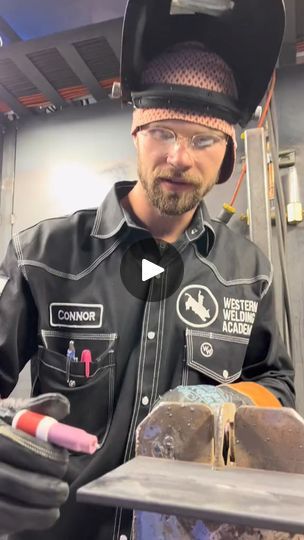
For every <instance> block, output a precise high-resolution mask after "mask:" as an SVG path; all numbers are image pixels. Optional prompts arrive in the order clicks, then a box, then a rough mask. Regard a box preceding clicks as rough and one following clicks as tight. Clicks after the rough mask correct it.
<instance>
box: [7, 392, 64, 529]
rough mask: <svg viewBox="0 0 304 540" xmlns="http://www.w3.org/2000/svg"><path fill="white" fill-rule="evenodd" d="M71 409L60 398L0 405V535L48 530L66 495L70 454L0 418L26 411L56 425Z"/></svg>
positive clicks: (9, 400)
mask: <svg viewBox="0 0 304 540" xmlns="http://www.w3.org/2000/svg"><path fill="white" fill-rule="evenodd" d="M69 407H70V405H69V401H68V400H67V399H66V398H65V397H64V396H62V395H60V394H44V395H41V396H38V397H37V398H32V399H24V400H21V399H13V398H9V399H4V400H0V535H1V534H11V533H14V532H18V531H22V530H26V529H33V530H34V529H46V528H48V527H50V526H51V525H53V523H54V522H55V521H56V520H57V519H58V517H59V507H60V506H61V505H62V504H63V503H64V502H65V501H66V499H67V497H68V493H69V488H68V485H67V483H66V482H63V481H62V480H60V479H61V478H62V477H63V475H64V474H65V472H66V469H67V465H68V452H67V451H66V450H65V449H61V448H59V447H55V446H53V445H52V444H49V443H46V442H43V441H40V440H38V439H36V438H34V437H31V436H30V435H27V434H26V433H24V432H22V431H20V430H18V429H13V428H12V427H11V426H10V425H8V424H7V423H6V422H4V421H3V420H1V418H5V417H7V416H10V415H11V413H13V414H14V413H17V412H18V410H20V409H30V410H32V411H35V412H38V413H41V414H46V415H49V416H52V417H54V418H56V419H57V420H60V419H61V418H64V417H65V416H66V415H67V414H68V412H69Z"/></svg>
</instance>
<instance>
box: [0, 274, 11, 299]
mask: <svg viewBox="0 0 304 540" xmlns="http://www.w3.org/2000/svg"><path fill="white" fill-rule="evenodd" d="M8 280H9V278H8V277H7V276H0V296H1V294H2V293H3V291H4V287H5V285H6V284H7V282H8Z"/></svg>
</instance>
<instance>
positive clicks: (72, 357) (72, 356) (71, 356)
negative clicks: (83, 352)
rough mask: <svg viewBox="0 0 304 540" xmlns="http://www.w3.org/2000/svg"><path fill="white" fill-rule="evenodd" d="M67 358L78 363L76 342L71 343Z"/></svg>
mask: <svg viewBox="0 0 304 540" xmlns="http://www.w3.org/2000/svg"><path fill="white" fill-rule="evenodd" d="M66 356H67V358H68V359H69V360H71V362H77V361H78V358H77V357H76V351H75V344H74V341H72V340H71V341H69V347H68V350H67V353H66Z"/></svg>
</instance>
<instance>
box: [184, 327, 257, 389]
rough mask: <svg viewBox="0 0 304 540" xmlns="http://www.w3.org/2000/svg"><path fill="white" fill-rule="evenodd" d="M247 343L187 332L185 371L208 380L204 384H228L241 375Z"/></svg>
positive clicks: (224, 336) (230, 337)
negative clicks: (190, 369)
mask: <svg viewBox="0 0 304 540" xmlns="http://www.w3.org/2000/svg"><path fill="white" fill-rule="evenodd" d="M248 342H249V339H248V338H242V337H236V336H227V334H220V333H216V334H215V333H213V332H203V331H200V330H190V329H187V330H186V345H187V346H186V359H185V360H186V368H187V369H188V368H192V369H194V370H196V371H198V372H200V373H202V374H203V375H205V376H206V377H207V378H208V379H211V381H206V384H208V383H209V384H214V381H217V382H218V383H231V382H233V381H235V380H237V379H238V378H239V377H240V375H241V372H242V366H243V362H244V358H245V354H246V350H247V345H248ZM187 384H189V378H188V381H187Z"/></svg>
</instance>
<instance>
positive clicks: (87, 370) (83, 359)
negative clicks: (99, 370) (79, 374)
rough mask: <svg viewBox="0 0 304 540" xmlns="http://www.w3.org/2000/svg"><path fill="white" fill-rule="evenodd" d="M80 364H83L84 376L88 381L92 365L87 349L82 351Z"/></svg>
mask: <svg viewBox="0 0 304 540" xmlns="http://www.w3.org/2000/svg"><path fill="white" fill-rule="evenodd" d="M80 362H84V363H85V376H86V378H87V379H88V378H89V376H90V364H91V363H92V355H91V351H89V349H84V350H83V351H82V353H81V358H80Z"/></svg>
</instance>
